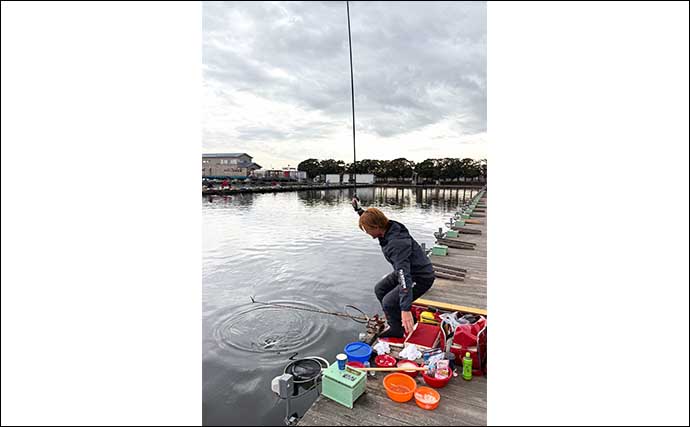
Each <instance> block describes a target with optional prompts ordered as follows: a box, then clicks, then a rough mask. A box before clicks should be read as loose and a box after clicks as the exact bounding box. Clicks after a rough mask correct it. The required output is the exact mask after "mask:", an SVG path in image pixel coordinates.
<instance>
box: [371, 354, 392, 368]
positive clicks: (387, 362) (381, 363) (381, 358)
mask: <svg viewBox="0 0 690 427" xmlns="http://www.w3.org/2000/svg"><path fill="white" fill-rule="evenodd" d="M374 363H376V366H378V367H381V368H391V367H393V366H395V363H396V360H395V357H393V356H389V355H387V354H380V355H378V356H376V358H374Z"/></svg>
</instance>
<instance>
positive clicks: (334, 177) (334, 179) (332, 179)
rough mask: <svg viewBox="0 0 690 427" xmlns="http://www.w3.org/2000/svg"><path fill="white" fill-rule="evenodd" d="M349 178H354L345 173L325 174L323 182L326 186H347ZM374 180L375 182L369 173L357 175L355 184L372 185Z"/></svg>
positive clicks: (374, 178) (374, 177)
mask: <svg viewBox="0 0 690 427" xmlns="http://www.w3.org/2000/svg"><path fill="white" fill-rule="evenodd" d="M351 178H354V176H352V174H349V173H345V174H338V173H329V174H326V179H325V181H326V182H327V183H328V184H349V183H350V179H351ZM375 180H376V176H374V174H370V173H358V174H357V184H373V183H374V181H375Z"/></svg>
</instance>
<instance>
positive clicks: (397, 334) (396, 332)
mask: <svg viewBox="0 0 690 427" xmlns="http://www.w3.org/2000/svg"><path fill="white" fill-rule="evenodd" d="M404 336H405V331H403V330H402V328H393V327H391V326H390V325H389V326H387V327H386V329H384V330H383V332H381V334H380V335H379V338H403V337H404Z"/></svg>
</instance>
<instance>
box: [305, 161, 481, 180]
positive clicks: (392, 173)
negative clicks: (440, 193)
mask: <svg viewBox="0 0 690 427" xmlns="http://www.w3.org/2000/svg"><path fill="white" fill-rule="evenodd" d="M297 170H299V171H304V172H306V173H307V176H308V177H309V178H315V177H317V176H319V175H326V174H345V173H355V172H356V173H358V174H362V173H370V174H374V175H376V176H377V177H381V178H396V179H400V178H403V179H404V178H413V177H416V178H421V179H424V180H426V179H431V180H443V181H447V180H451V181H453V180H456V179H459V178H466V179H475V178H478V177H483V178H486V159H481V160H474V159H469V158H465V159H459V158H444V159H426V160H424V161H423V162H420V163H415V162H413V161H412V160H407V159H406V158H404V157H401V158H399V159H395V160H372V159H365V160H360V161H358V162H356V163H345V162H343V161H342V160H334V159H327V160H318V159H307V160H304V161H302V162H300V164H299V165H298V166H297Z"/></svg>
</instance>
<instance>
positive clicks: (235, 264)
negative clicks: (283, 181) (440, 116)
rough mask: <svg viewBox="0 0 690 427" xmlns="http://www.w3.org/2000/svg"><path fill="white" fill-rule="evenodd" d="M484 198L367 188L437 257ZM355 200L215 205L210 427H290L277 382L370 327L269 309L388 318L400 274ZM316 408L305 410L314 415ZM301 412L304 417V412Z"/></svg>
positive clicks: (294, 196) (217, 200)
mask: <svg viewBox="0 0 690 427" xmlns="http://www.w3.org/2000/svg"><path fill="white" fill-rule="evenodd" d="M475 193H476V190H471V189H467V190H463V189H452V190H451V189H416V190H415V189H396V188H374V187H369V188H358V189H357V195H358V197H359V198H360V200H361V201H362V204H363V205H364V206H365V207H368V206H375V207H378V208H379V209H381V210H382V211H383V212H384V213H386V215H388V216H389V218H391V219H394V220H397V221H400V222H402V223H403V224H405V225H406V226H407V227H408V229H409V230H410V233H411V234H412V236H413V237H414V238H415V239H416V240H417V241H418V242H420V243H426V244H427V246H429V245H431V244H433V242H434V237H433V232H434V231H436V230H438V227H440V226H442V224H443V222H445V221H446V220H447V217H448V216H449V215H450V213H451V212H454V210H455V209H456V207H457V205H458V204H461V203H462V202H463V201H464V200H468V199H470V198H471V197H472V196H473V195H474V194H475ZM353 194H354V192H353V190H352V189H340V190H311V191H303V192H285V193H263V194H237V195H232V196H211V197H206V198H203V200H202V210H203V224H202V227H203V259H202V263H203V286H202V287H203V290H202V292H203V296H202V304H203V307H202V309H203V342H202V357H203V362H202V363H203V366H202V369H203V423H204V424H205V425H279V424H281V423H282V420H283V417H284V411H285V407H284V405H283V403H282V402H281V401H279V400H278V398H277V396H276V395H275V394H273V392H271V389H270V383H271V379H272V378H273V377H275V376H277V375H279V374H281V373H282V372H283V368H284V366H285V365H286V364H287V363H288V357H290V356H291V355H292V354H294V352H299V356H312V355H313V356H322V357H325V358H326V359H328V360H330V361H334V357H335V355H336V354H337V353H340V352H342V350H343V347H344V345H345V344H347V343H348V342H351V341H355V340H356V339H357V336H358V334H359V332H361V331H363V329H362V328H363V326H362V325H359V324H357V323H355V322H353V321H351V320H348V319H345V318H341V317H335V316H328V315H323V314H318V313H313V312H307V311H297V310H287V309H280V308H275V307H268V306H259V305H257V304H252V302H251V299H250V297H251V296H255V297H256V299H257V300H260V301H265V302H282V303H286V302H287V303H289V304H290V305H295V306H300V307H306V308H313V309H319V310H327V311H341V312H342V311H346V310H345V305H347V304H353V305H355V306H357V307H359V308H360V309H362V310H363V311H364V312H366V313H368V314H375V313H380V312H381V308H380V307H379V306H378V301H377V300H376V298H375V296H374V293H373V287H374V285H375V284H376V282H377V281H378V280H379V279H380V278H381V277H382V276H383V275H385V274H387V273H388V272H390V270H391V267H390V265H389V264H388V263H387V262H386V261H385V259H384V258H383V255H382V254H381V250H380V247H379V245H378V242H377V241H376V240H374V239H371V238H370V237H369V236H367V235H366V234H365V233H363V232H362V231H361V230H359V229H358V227H357V221H358V218H359V217H358V216H357V214H356V213H355V212H354V211H353V209H352V206H351V205H350V200H351V198H352V195H353ZM310 399H313V398H312V397H308V398H304V399H301V400H302V401H303V402H296V406H295V407H296V409H298V410H301V411H303V410H305V409H306V408H308V407H309V404H310V402H309V401H310ZM300 405H301V407H300Z"/></svg>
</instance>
